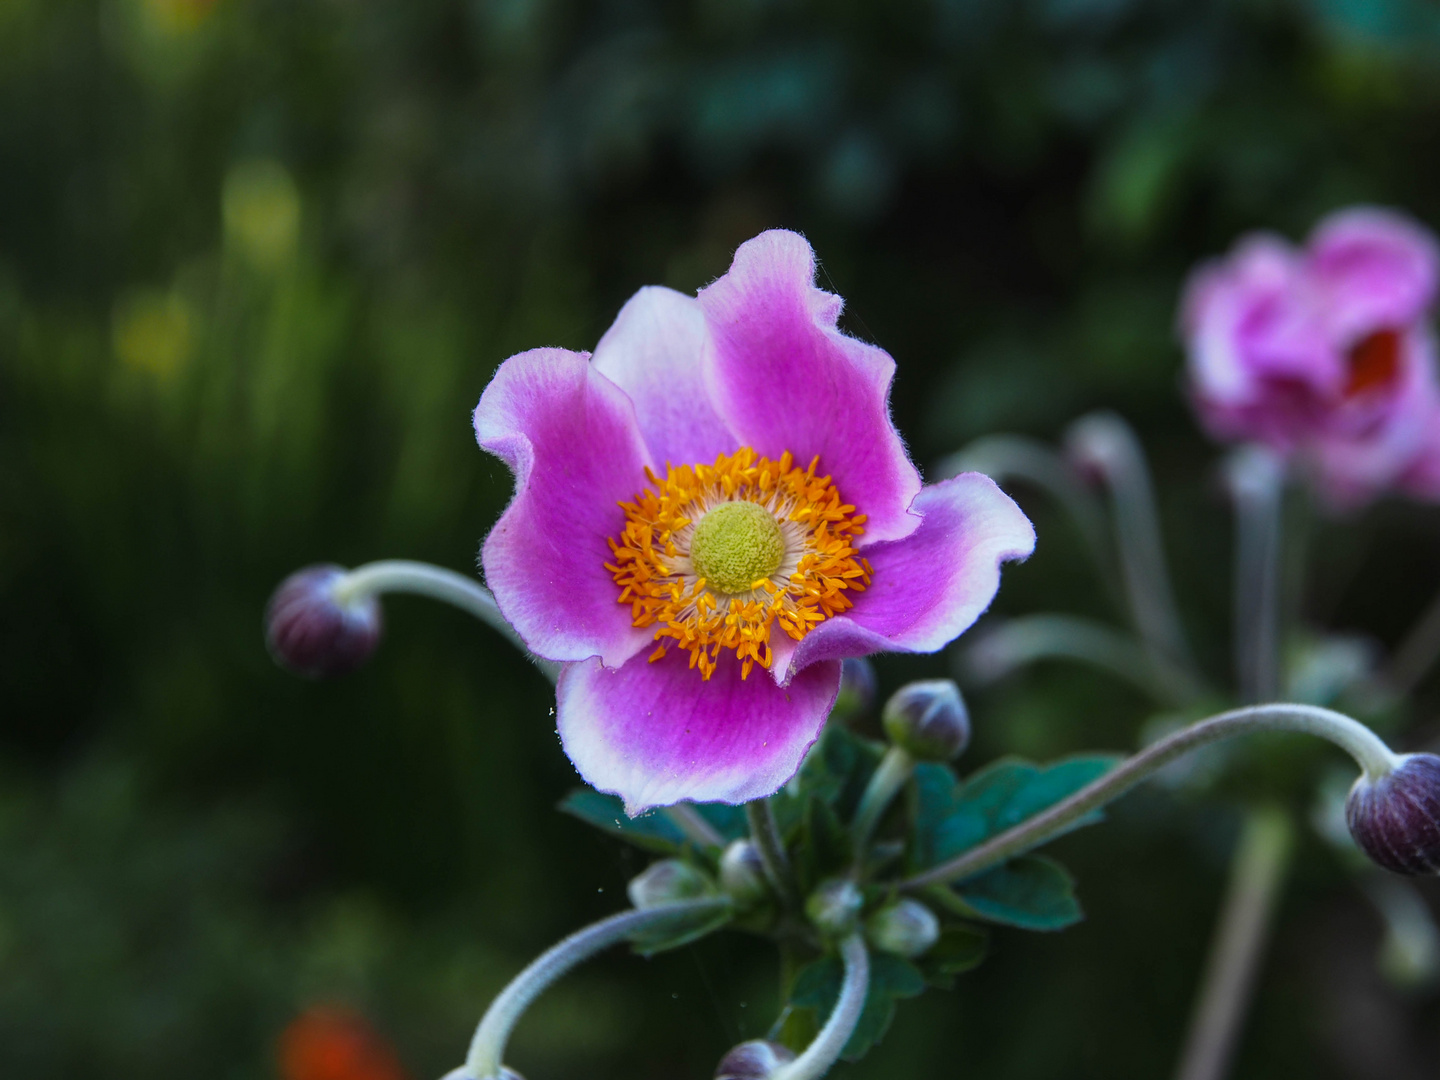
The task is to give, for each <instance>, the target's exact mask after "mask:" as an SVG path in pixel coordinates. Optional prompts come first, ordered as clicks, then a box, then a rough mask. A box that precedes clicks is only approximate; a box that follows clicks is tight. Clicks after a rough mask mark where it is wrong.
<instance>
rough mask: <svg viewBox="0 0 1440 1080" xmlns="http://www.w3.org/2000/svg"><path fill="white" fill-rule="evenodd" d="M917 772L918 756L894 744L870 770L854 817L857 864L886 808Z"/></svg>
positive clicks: (863, 855) (853, 829) (861, 860)
mask: <svg viewBox="0 0 1440 1080" xmlns="http://www.w3.org/2000/svg"><path fill="white" fill-rule="evenodd" d="M914 772H915V758H914V757H913V756H912V755H911V754H910V753H909V751H907V750H904V749H902V748H901V747H898V746H892V747H890V749H888V750H886V751H885V756H884V757H883V758H881V759H880V764H879V765H877V766H876V767H875V771H874V772H873V773H871V774H870V782H869V783H868V784H866V785H865V793H864V794H863V795H861V796H860V805H859V806H858V807H856V809H855V820H854V823H853V824H852V826H851V829H852V832H853V834H854V837H855V862H856V864H857V868H858V866H859V864H861V863H863V862H864V857H865V851H866V849H867V848H868V847H869V846H870V837H871V835H872V834H873V833H874V832H875V826H876V825H878V824H880V818H881V817H882V816H883V815H884V813H885V810H886V808H887V807H888V806H889V805H890V803H891V801H892V800H893V799H894V798H895V796H896V794H897V793H898V792H899V791H900V789H901V788H902V787H904V786H905V782H906V781H907V780H909V779H910V777H911V775H912V774H913V773H914Z"/></svg>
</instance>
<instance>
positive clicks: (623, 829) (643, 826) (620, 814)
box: [559, 788, 685, 855]
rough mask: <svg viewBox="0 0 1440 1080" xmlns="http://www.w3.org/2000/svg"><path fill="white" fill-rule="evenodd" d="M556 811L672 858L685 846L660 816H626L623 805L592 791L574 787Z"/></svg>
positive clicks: (674, 827)
mask: <svg viewBox="0 0 1440 1080" xmlns="http://www.w3.org/2000/svg"><path fill="white" fill-rule="evenodd" d="M559 808H560V810H561V811H563V812H564V813H567V814H569V815H571V816H572V817H577V818H579V819H580V820H581V821H583V822H585V824H587V825H593V826H595V828H597V829H599V830H601V831H602V832H607V833H609V834H610V835H611V836H615V837H618V838H619V839H621V840H624V841H627V842H628V843H631V844H634V845H635V846H636V847H641V848H644V849H645V850H646V851H654V852H658V853H660V854H662V855H673V854H675V853H676V852H678V851H679V850H680V849H681V848H683V847H684V846H685V834H684V833H682V832H681V831H680V829H679V827H678V826H677V825H676V824H675V823H674V822H673V821H671V820H670V819H669V818H668V817H666V816H665V815H664V814H661V813H658V812H651V813H649V814H642V815H641V816H640V817H635V818H632V817H627V816H626V814H625V804H624V803H622V802H621V801H620V800H619V799H617V798H615V796H613V795H605V794H602V793H601V792H598V791H596V790H595V789H594V788H576V789H575V790H574V791H572V792H570V794H569V795H566V796H565V798H563V799H562V800H560V807H559Z"/></svg>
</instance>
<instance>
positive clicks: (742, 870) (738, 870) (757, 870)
mask: <svg viewBox="0 0 1440 1080" xmlns="http://www.w3.org/2000/svg"><path fill="white" fill-rule="evenodd" d="M720 887H721V888H722V889H724V890H725V891H726V892H727V893H728V894H729V895H730V897H731V898H732V899H734V901H735V902H736V903H737V904H740V905H742V906H748V905H750V904H758V903H760V902H761V901H763V900H766V899H768V898H769V896H770V884H769V882H767V881H766V880H765V861H764V860H763V859H762V858H761V857H760V849H759V848H757V847H756V846H755V845H754V844H753V843H752V842H751V841H749V840H733V841H731V843H730V845H729V846H728V847H727V848H726V849H725V852H724V854H723V855H721V856H720Z"/></svg>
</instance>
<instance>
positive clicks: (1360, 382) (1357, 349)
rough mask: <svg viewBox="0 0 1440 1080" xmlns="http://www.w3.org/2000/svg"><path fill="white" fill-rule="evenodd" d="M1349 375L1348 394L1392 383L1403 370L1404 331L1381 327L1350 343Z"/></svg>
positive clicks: (1346, 385)
mask: <svg viewBox="0 0 1440 1080" xmlns="http://www.w3.org/2000/svg"><path fill="white" fill-rule="evenodd" d="M1347 359H1348V360H1349V362H1350V373H1349V377H1348V378H1347V379H1346V381H1345V396H1346V397H1353V396H1354V395H1356V394H1363V393H1364V392H1365V391H1366V390H1374V389H1377V388H1380V387H1385V386H1389V385H1390V384H1391V383H1393V382H1394V381H1395V379H1396V377H1397V376H1398V375H1399V374H1400V333H1399V331H1397V330H1377V331H1375V333H1373V334H1370V335H1368V336H1366V337H1363V338H1361V339H1360V340H1359V341H1357V342H1356V343H1355V344H1354V345H1352V346H1351V347H1350V355H1349V356H1348V357H1347Z"/></svg>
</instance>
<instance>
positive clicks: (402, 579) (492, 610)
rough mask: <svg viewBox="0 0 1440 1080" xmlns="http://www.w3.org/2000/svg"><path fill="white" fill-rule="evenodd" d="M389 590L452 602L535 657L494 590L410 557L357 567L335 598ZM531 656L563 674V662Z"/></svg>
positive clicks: (548, 672) (549, 671) (551, 673)
mask: <svg viewBox="0 0 1440 1080" xmlns="http://www.w3.org/2000/svg"><path fill="white" fill-rule="evenodd" d="M389 592H400V593H413V594H414V595H416V596H428V597H429V598H430V599H432V600H441V601H444V602H445V603H447V604H451V605H453V606H455V607H457V608H459V609H460V610H461V611H465V612H468V613H469V614H471V615H474V616H475V618H477V619H479V620H480V621H481V622H483V623H485V624H486V625H487V626H489V627H491V628H492V629H494V630H498V631H499V632H500V634H501V635H502V636H503V637H504V638H505V639H506V640H507V641H509V642H510V644H512V645H514V646H515V647H516V648H517V649H519V650H520V651H521V652H522V653H524V654H525V655H526V656H531V653H530V650H529V649H528V648H527V647H526V645H525V642H524V641H522V640H521V638H520V635H519V634H517V633H516V632H515V628H514V627H513V626H511V625H510V624H509V623H508V622H506V621H505V617H504V616H503V615H501V614H500V608H499V606H498V605H496V603H495V597H493V596H491V595H490V590H489V589H487V588H485V586H483V585H481V584H480V583H479V582H478V581H472V580H471V579H470V578H468V577H465V576H464V575H463V574H457V573H455V571H453V570H446V569H445V568H444V567H441V566H432V565H431V564H430V563H423V562H414V561H412V560H410V559H382V560H380V561H379V562H372V563H366V564H365V565H364V566H357V567H356V568H355V569H354V570H351V571H349V572H348V573H347V574H346V575H345V577H344V578H343V579H342V580H341V581H340V582H339V583H337V584H336V586H335V598H336V599H337V600H338V601H340V602H341V603H346V602H349V601H352V600H355V599H358V598H360V597H362V596H379V595H381V594H383V593H389ZM531 658H532V660H533V661H534V663H535V666H536V667H538V668H539V669H540V670H541V671H542V672H544V673H545V677H546V678H548V679H549V680H550V681H551V682H554V681H555V680H556V679H557V678H558V677H559V673H560V665H559V664H556V663H554V662H553V661H550V660H542V659H540V658H539V657H533V656H532V657H531Z"/></svg>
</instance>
